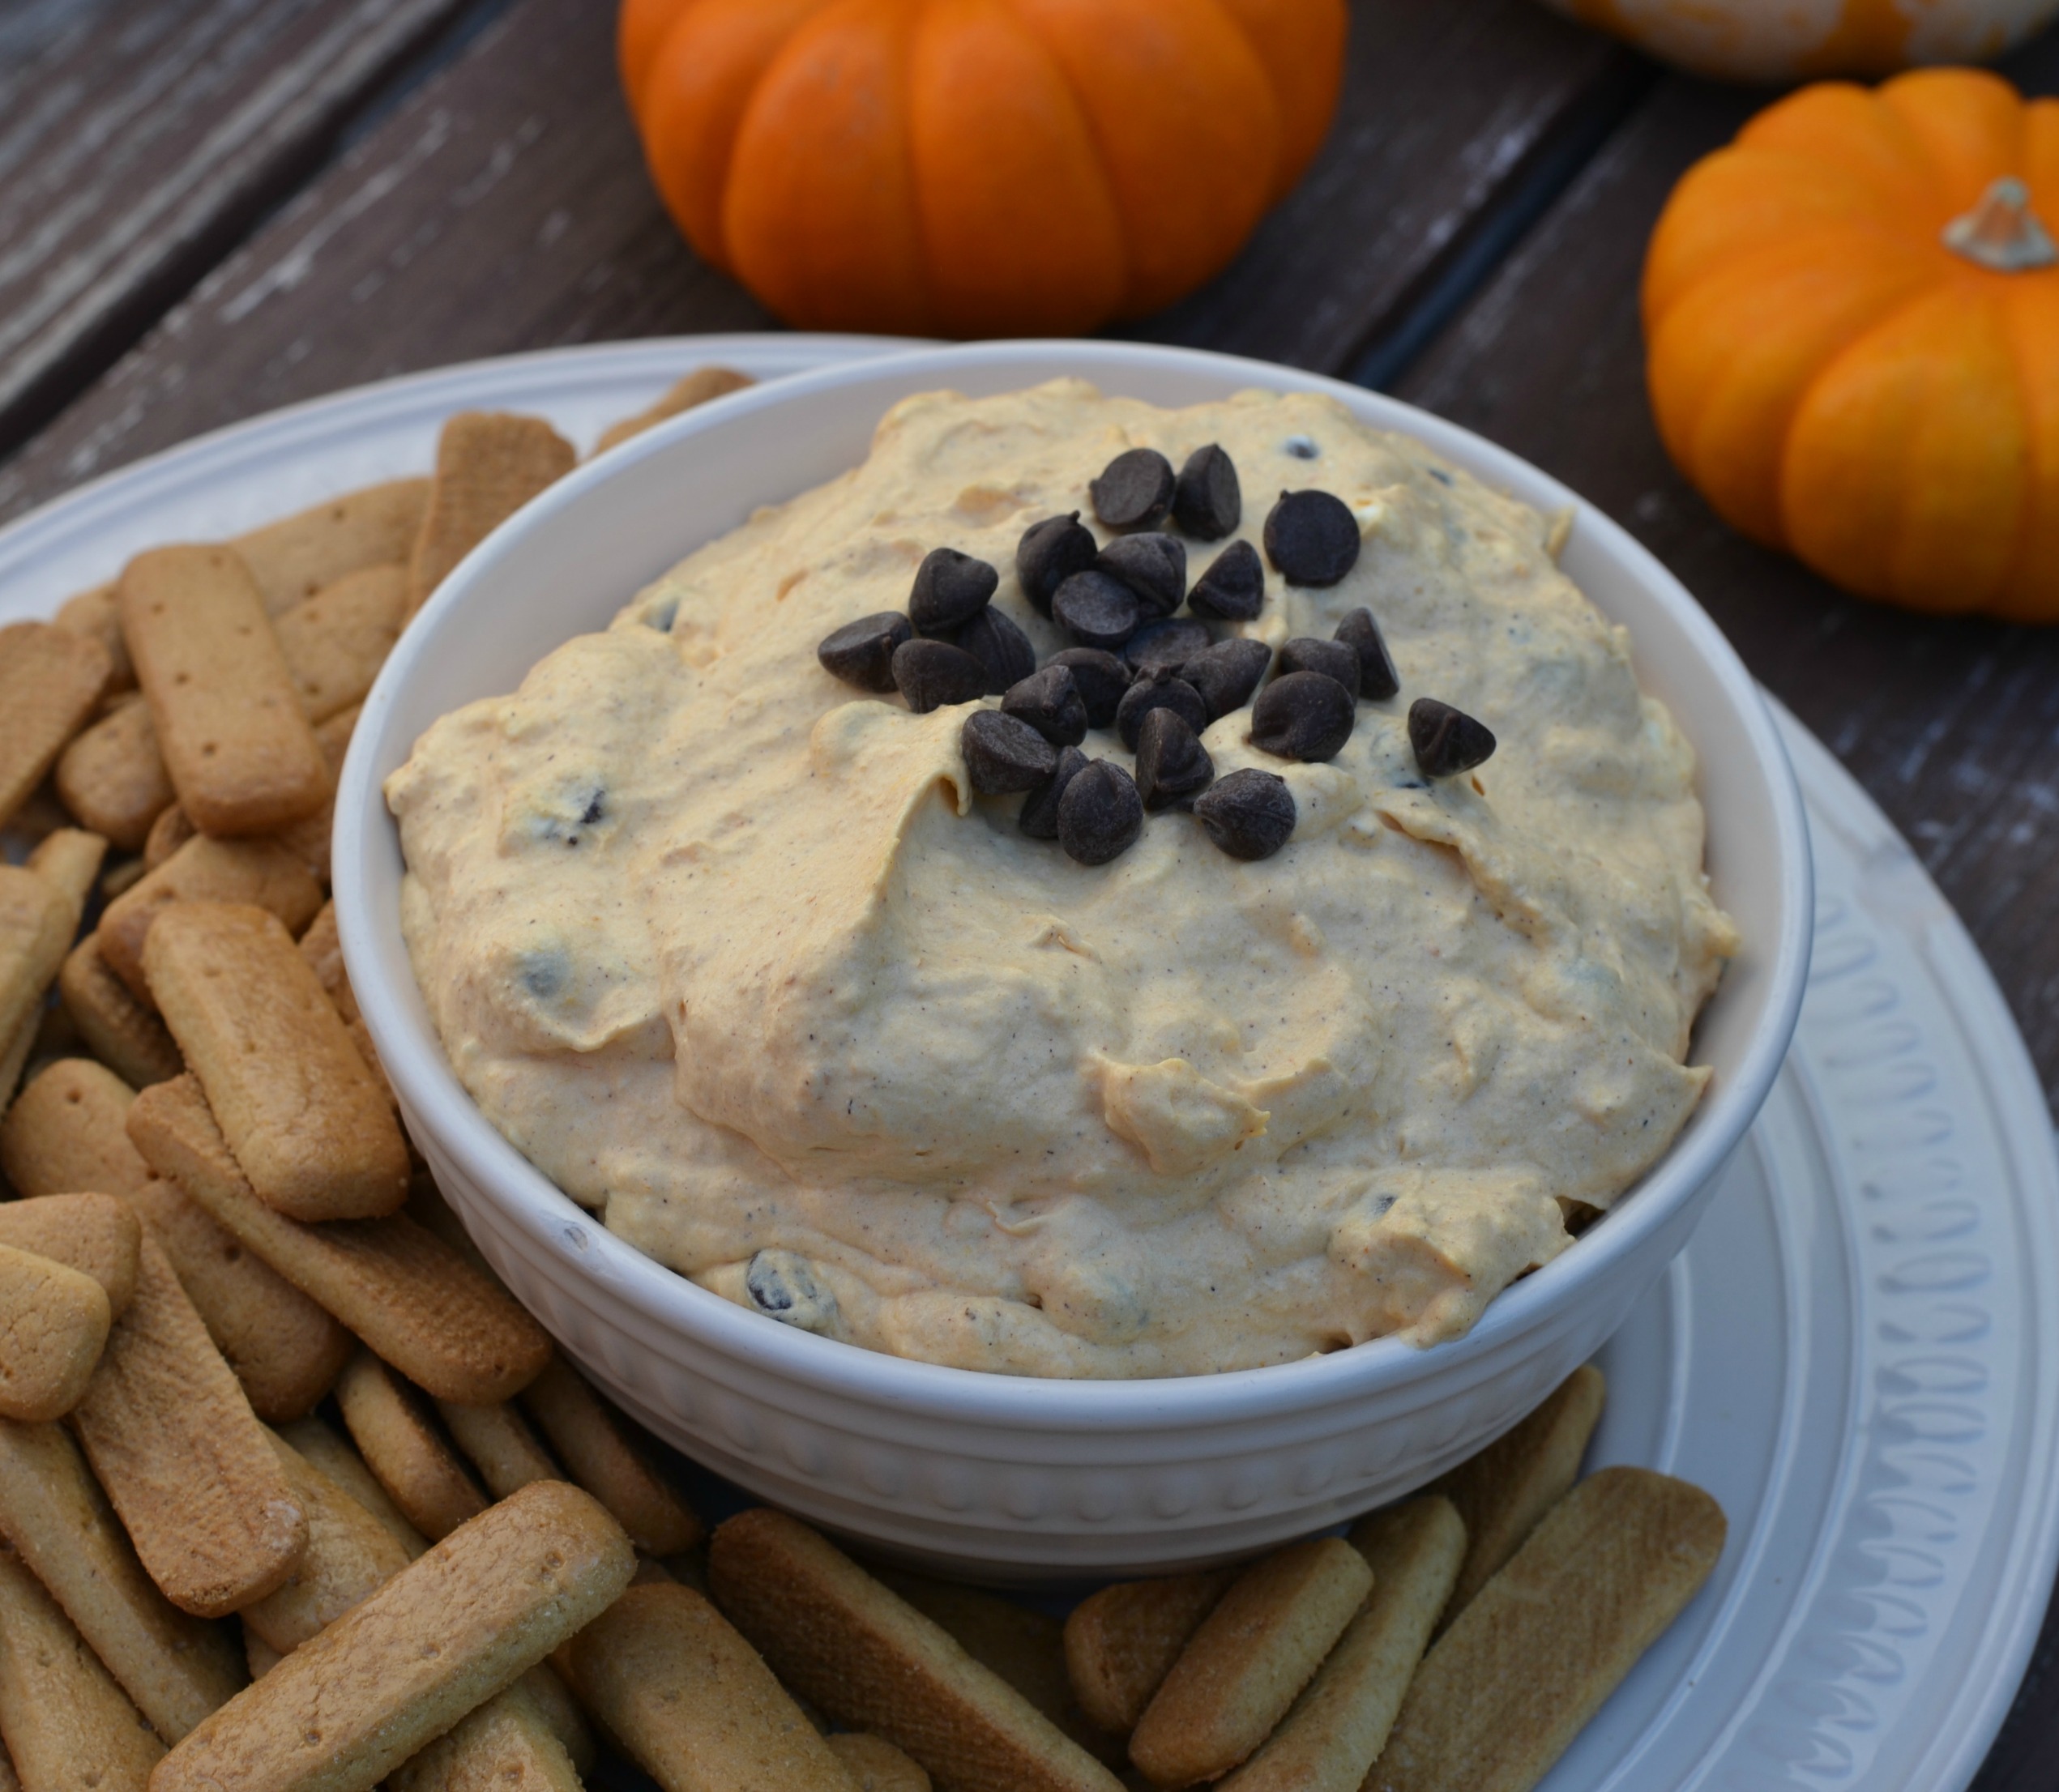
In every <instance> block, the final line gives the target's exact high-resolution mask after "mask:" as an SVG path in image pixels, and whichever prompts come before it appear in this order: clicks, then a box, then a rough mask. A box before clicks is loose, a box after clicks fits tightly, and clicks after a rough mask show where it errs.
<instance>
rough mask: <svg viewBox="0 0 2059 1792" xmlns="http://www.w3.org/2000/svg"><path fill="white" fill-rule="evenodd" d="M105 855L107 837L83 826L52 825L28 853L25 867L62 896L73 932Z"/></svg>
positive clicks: (83, 916) (82, 915) (77, 926)
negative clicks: (54, 827)
mask: <svg viewBox="0 0 2059 1792" xmlns="http://www.w3.org/2000/svg"><path fill="white" fill-rule="evenodd" d="M106 857H107V840H106V837H105V835H103V834H94V833H92V832H90V831H88V830H87V829H84V828H58V829H55V830H53V831H52V832H50V833H49V834H45V835H44V836H43V838H41V840H39V841H37V842H36V850H35V851H33V852H32V853H30V854H29V855H28V868H29V869H30V870H31V871H32V872H34V873H36V876H37V877H41V879H42V880H43V881H44V882H45V883H46V884H48V885H49V886H50V887H51V888H52V889H53V890H56V891H57V892H58V894H59V895H61V896H62V897H63V898H64V899H65V903H66V907H69V908H70V911H71V931H72V932H74V933H76V932H78V931H79V922H80V921H81V920H83V919H84V918H85V914H86V902H87V898H88V897H90V896H91V895H92V893H93V880H94V879H95V878H96V877H99V876H100V865H101V863H102V861H103V860H105V859H106Z"/></svg>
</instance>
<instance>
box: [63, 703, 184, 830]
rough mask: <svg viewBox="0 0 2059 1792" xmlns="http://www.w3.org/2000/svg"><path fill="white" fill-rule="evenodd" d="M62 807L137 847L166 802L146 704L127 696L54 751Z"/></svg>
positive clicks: (167, 781) (166, 780) (167, 784)
mask: <svg viewBox="0 0 2059 1792" xmlns="http://www.w3.org/2000/svg"><path fill="white" fill-rule="evenodd" d="M57 787H58V796H61V797H62V798H63V800H64V806H65V807H66V809H69V810H70V811H71V813H73V814H74V815H75V816H77V817H79V820H80V821H83V822H84V823H85V824H86V826H88V827H89V828H92V830H94V831H95V832H96V833H98V834H105V835H106V836H107V838H108V839H109V841H110V842H112V843H113V844H114V845H115V846H117V847H120V848H121V849H122V851H124V852H140V851H143V846H144V844H145V843H146V842H147V841H148V839H149V838H150V830H151V828H152V825H153V824H154V823H155V822H156V820H157V817H159V816H160V815H162V814H163V813H164V811H165V810H166V809H169V808H170V807H171V806H172V804H173V800H174V799H173V790H172V780H171V778H170V776H169V774H167V772H166V771H165V770H164V754H162V753H160V752H159V751H158V750H157V730H156V727H155V726H154V725H153V724H152V722H151V719H150V706H149V705H148V704H147V703H146V702H143V699H142V698H139V697H135V698H130V699H129V700H128V701H127V702H124V703H123V704H122V705H121V706H120V707H119V708H117V709H113V710H109V712H108V713H107V714H106V715H103V716H102V717H101V718H100V719H99V720H98V721H97V722H96V723H93V724H92V727H88V728H87V729H86V730H85V731H84V732H83V733H81V734H79V735H77V736H75V737H74V738H73V740H72V742H71V744H70V745H69V746H67V747H66V749H64V751H63V753H62V754H60V755H59V756H58V767H57Z"/></svg>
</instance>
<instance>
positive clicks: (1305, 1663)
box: [1130, 1537, 1373, 1786]
mask: <svg viewBox="0 0 2059 1792" xmlns="http://www.w3.org/2000/svg"><path fill="white" fill-rule="evenodd" d="M1372 1587H1373V1571H1372V1570H1371V1569H1370V1568H1368V1567H1367V1566H1366V1565H1365V1557H1364V1556H1362V1555H1360V1554H1359V1553H1358V1551H1356V1550H1355V1549H1353V1548H1352V1547H1351V1545H1350V1544H1348V1543H1347V1542H1344V1540H1343V1538H1340V1537H1324V1538H1317V1539H1316V1540H1314V1542H1306V1543H1290V1544H1288V1547H1286V1548H1284V1549H1282V1550H1276V1551H1274V1553H1273V1554H1271V1555H1268V1556H1267V1557H1265V1558H1264V1559H1262V1560H1261V1561H1258V1562H1254V1564H1252V1565H1251V1566H1250V1567H1249V1568H1246V1569H1245V1571H1244V1572H1242V1573H1241V1574H1240V1575H1239V1576H1238V1577H1237V1579H1236V1580H1235V1581H1232V1583H1231V1585H1230V1588H1229V1590H1228V1592H1227V1593H1225V1594H1224V1595H1223V1597H1222V1598H1221V1599H1220V1601H1219V1602H1217V1604H1216V1606H1215V1610H1214V1611H1211V1612H1210V1613H1209V1614H1208V1615H1207V1617H1206V1618H1204V1619H1203V1620H1202V1622H1201V1628H1199V1629H1198V1630H1197V1631H1195V1632H1194V1636H1193V1638H1192V1640H1191V1641H1189V1643H1188V1644H1187V1646H1186V1648H1185V1649H1184V1650H1182V1651H1181V1655H1180V1658H1179V1660H1178V1661H1177V1662H1174V1663H1173V1671H1172V1672H1171V1673H1169V1674H1168V1675H1166V1676H1165V1683H1164V1685H1163V1686H1161V1687H1160V1688H1159V1689H1158V1691H1157V1692H1156V1695H1154V1696H1153V1697H1152V1699H1151V1703H1150V1705H1147V1706H1146V1707H1145V1709H1144V1714H1143V1717H1141V1718H1140V1719H1138V1723H1137V1727H1136V1729H1135V1730H1134V1731H1133V1732H1132V1733H1131V1734H1130V1760H1132V1761H1134V1763H1135V1764H1137V1766H1138V1769H1140V1770H1141V1771H1142V1772H1143V1775H1144V1777H1146V1778H1147V1779H1148V1780H1150V1781H1151V1782H1152V1784H1153V1785H1156V1786H1188V1785H1191V1784H1192V1783H1193V1782H1194V1781H1196V1780H1212V1779H1214V1778H1215V1777H1217V1776H1218V1775H1219V1774H1221V1773H1227V1772H1228V1770H1229V1769H1231V1768H1232V1767H1235V1766H1236V1765H1237V1764H1238V1763H1239V1762H1241V1761H1242V1760H1245V1759H1246V1758H1247V1757H1248V1756H1249V1755H1250V1754H1251V1752H1252V1751H1253V1750H1254V1749H1255V1748H1257V1747H1258V1745H1259V1743H1262V1742H1263V1741H1264V1740H1265V1739H1266V1738H1267V1736H1269V1735H1271V1734H1272V1731H1273V1727H1274V1726H1275V1725H1276V1724H1277V1723H1279V1720H1280V1719H1281V1718H1282V1717H1284V1716H1285V1715H1286V1714H1287V1710H1288V1706H1290V1705H1292V1704H1293V1702H1294V1700H1295V1697H1296V1695H1297V1694H1298V1693H1299V1692H1301V1688H1302V1687H1305V1686H1306V1685H1307V1684H1308V1683H1309V1681H1310V1680H1311V1679H1314V1677H1315V1671H1316V1670H1317V1669H1318V1667H1320V1666H1322V1658H1323V1657H1325V1656H1326V1655H1327V1654H1328V1653H1330V1650H1331V1645H1333V1644H1335V1642H1336V1641H1337V1639H1338V1638H1339V1636H1342V1635H1343V1632H1344V1627H1345V1626H1346V1625H1347V1624H1348V1623H1350V1622H1351V1621H1352V1618H1353V1616H1354V1615H1356V1613H1357V1611H1358V1609H1359V1607H1360V1606H1361V1605H1363V1604H1364V1603H1365V1596H1366V1594H1368V1593H1369V1592H1370V1591H1371V1590H1372Z"/></svg>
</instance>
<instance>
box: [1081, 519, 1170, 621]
mask: <svg viewBox="0 0 2059 1792" xmlns="http://www.w3.org/2000/svg"><path fill="white" fill-rule="evenodd" d="M1094 564H1095V565H1096V566H1098V567H1099V568H1100V570H1102V571H1103V572H1104V573H1112V574H1114V575H1115V577H1116V578H1119V579H1121V581H1122V582H1123V583H1124V584H1126V585H1127V586H1128V587H1130V590H1131V591H1134V592H1135V593H1136V594H1137V607H1138V609H1140V610H1141V611H1143V613H1144V614H1145V615H1146V616H1170V615H1171V614H1172V613H1173V612H1174V611H1175V610H1177V608H1179V607H1180V605H1181V604H1182V603H1183V602H1185V599H1186V595H1187V548H1186V544H1185V542H1183V541H1180V540H1175V539H1174V538H1173V536H1171V535H1160V533H1159V532H1158V531H1156V529H1149V530H1147V531H1145V532H1144V533H1143V534H1142V535H1118V536H1117V537H1116V539H1115V540H1113V541H1111V542H1110V543H1109V544H1108V546H1106V547H1105V548H1103V549H1102V550H1101V553H1100V558H1099V559H1098V560H1096V561H1095V562H1094Z"/></svg>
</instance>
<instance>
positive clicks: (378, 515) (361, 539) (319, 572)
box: [229, 476, 429, 616]
mask: <svg viewBox="0 0 2059 1792" xmlns="http://www.w3.org/2000/svg"><path fill="white" fill-rule="evenodd" d="M428 508H429V481H428V480H426V479H425V478H422V477H421V476H416V477H415V478H412V479H394V480H387V481H385V483H383V484H378V485H366V486H362V487H361V488H360V489H357V491H354V492H345V493H344V494H343V495H342V496H341V497H332V498H329V499H326V500H325V501H323V502H322V503H320V504H311V505H310V506H308V507H307V509H305V510H296V511H295V512H293V514H292V515H291V516H284V517H281V518H279V520H278V521H277V522H276V523H266V524H264V525H263V527H259V528H255V529H252V530H250V531H247V532H246V533H245V534H243V535H237V536H236V537H234V538H233V540H231V541H230V542H229V546H230V547H232V548H234V549H235V550H236V552H237V554H238V556H240V557H241V560H242V561H243V564H244V565H246V566H247V567H249V568H250V576H251V578H254V579H255V580H256V581H257V582H258V590H259V591H262V592H263V594H264V607H265V609H266V611H267V612H268V613H269V614H271V615H272V616H277V615H279V614H280V612H282V611H284V610H289V609H291V608H293V606H294V605H295V604H304V603H305V602H306V601H307V599H310V597H313V596H314V595H315V593H316V592H318V591H322V590H323V589H325V588H326V587H328V586H331V585H333V584H335V582H336V581H337V580H338V579H340V578H348V576H349V575H350V574H352V573H356V572H361V571H362V570H364V569H365V568H366V567H367V566H379V565H387V564H390V563H391V562H395V561H405V560H406V559H407V557H408V553H409V552H410V551H411V550H412V548H413V546H414V544H415V537H416V535H417V534H419V533H420V532H421V526H422V513H423V512H424V511H425V510H427V509H428Z"/></svg>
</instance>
